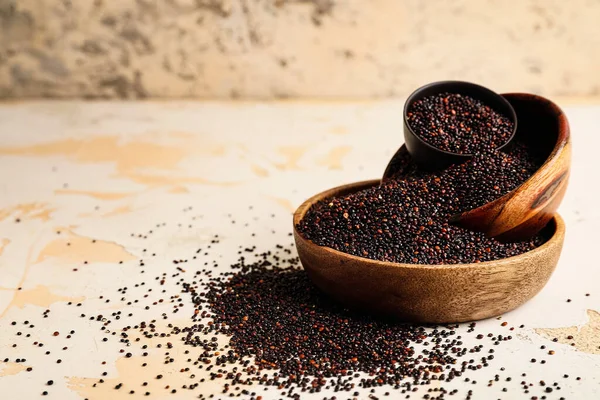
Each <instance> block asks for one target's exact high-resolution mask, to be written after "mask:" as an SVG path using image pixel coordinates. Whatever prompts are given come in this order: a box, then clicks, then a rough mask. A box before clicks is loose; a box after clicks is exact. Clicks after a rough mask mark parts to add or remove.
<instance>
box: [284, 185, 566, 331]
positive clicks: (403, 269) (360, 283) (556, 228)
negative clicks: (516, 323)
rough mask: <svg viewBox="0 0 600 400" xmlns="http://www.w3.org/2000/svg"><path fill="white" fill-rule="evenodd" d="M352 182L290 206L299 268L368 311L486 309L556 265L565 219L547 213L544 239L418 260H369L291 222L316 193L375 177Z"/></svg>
mask: <svg viewBox="0 0 600 400" xmlns="http://www.w3.org/2000/svg"><path fill="white" fill-rule="evenodd" d="M379 182H380V181H379V180H372V181H365V182H358V183H352V184H349V185H344V186H339V187H336V188H333V189H330V190H327V191H325V192H322V193H319V194H317V195H316V196H313V197H311V198H310V199H308V200H307V201H305V202H304V203H303V204H302V205H301V206H300V207H299V208H298V210H296V212H295V213H294V237H295V240H296V246H297V248H298V254H299V256H300V260H301V261H302V265H303V266H304V269H305V270H306V272H307V273H308V275H309V277H310V278H311V280H312V281H313V282H314V284H315V285H316V286H317V287H319V288H320V289H321V290H322V291H323V292H325V293H327V294H328V295H330V296H331V297H333V298H334V299H336V300H338V301H340V302H342V303H344V304H346V305H348V306H350V307H352V308H357V309H362V310H365V311H367V312H369V313H376V314H381V315H388V316H394V317H397V318H399V319H401V320H405V321H415V322H432V323H443V322H463V321H473V320H479V319H483V318H489V317H493V316H496V315H499V314H502V313H505V312H507V311H509V310H512V309H514V308H516V307H518V306H520V305H521V304H523V303H525V302H526V301H527V300H529V299H531V298H532V297H533V296H535V295H536V294H537V293H538V292H539V291H540V290H541V289H542V288H543V287H544V285H545V284H546V282H547V281H548V279H549V278H550V275H551V274H552V272H553V271H554V268H555V267H556V263H557V262H558V258H559V256H560V252H561V250H562V245H563V240H564V234H565V226H564V222H563V220H562V218H561V217H560V216H558V215H555V216H554V218H553V219H552V220H551V221H550V222H549V224H548V226H547V227H546V228H545V229H544V231H543V234H544V235H547V237H548V240H547V241H546V242H545V243H544V244H543V245H542V246H540V247H538V248H536V249H534V250H532V251H529V252H527V253H524V254H521V255H519V256H515V257H509V258H505V259H501V260H497V261H488V262H482V263H477V264H458V265H422V264H400V263H392V262H384V261H375V260H371V259H367V258H362V257H357V256H353V255H350V254H346V253H342V252H340V251H337V250H334V249H331V248H329V247H324V246H318V245H316V244H315V243H313V242H312V241H310V240H307V239H305V238H303V237H302V235H300V233H299V232H298V231H297V229H296V226H297V225H298V223H299V222H300V221H301V220H302V218H303V217H304V215H305V214H306V212H307V211H308V209H309V208H310V207H311V206H312V205H313V204H315V203H317V202H318V201H320V200H323V199H327V198H331V197H337V196H343V195H347V194H350V193H353V192H357V191H359V190H363V189H366V188H369V187H372V186H375V185H378V184H379Z"/></svg>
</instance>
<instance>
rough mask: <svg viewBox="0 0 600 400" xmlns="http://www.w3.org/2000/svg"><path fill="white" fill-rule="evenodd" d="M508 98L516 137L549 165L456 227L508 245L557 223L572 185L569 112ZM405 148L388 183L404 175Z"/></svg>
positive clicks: (528, 97)
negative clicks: (401, 172)
mask: <svg viewBox="0 0 600 400" xmlns="http://www.w3.org/2000/svg"><path fill="white" fill-rule="evenodd" d="M502 97H504V98H505V99H506V100H507V101H508V102H509V103H510V104H511V105H512V107H513V109H514V110H515V112H516V115H517V121H518V127H517V132H516V135H515V138H516V139H517V140H520V141H523V142H525V143H526V144H527V145H528V146H529V148H530V149H531V150H532V151H534V152H536V154H537V156H538V157H539V158H540V159H543V160H545V161H544V163H543V164H542V166H541V167H540V168H539V169H538V170H537V171H536V172H535V173H534V174H533V175H532V176H530V177H529V179H527V180H526V181H525V182H524V183H523V184H522V185H520V186H519V187H517V188H516V189H514V190H512V191H510V192H509V193H507V194H505V195H504V196H502V197H499V198H498V199H496V200H494V201H492V202H490V203H487V204H484V205H482V206H480V207H477V208H475V209H473V210H469V211H465V212H463V213H461V214H457V215H455V216H454V217H453V218H452V219H451V222H453V223H454V224H456V225H459V226H462V227H463V228H467V229H470V230H473V231H478V232H483V233H485V234H486V235H487V236H490V237H493V238H496V239H498V240H500V241H502V242H511V241H519V240H523V239H526V238H528V237H531V236H534V235H535V234H536V233H537V232H539V231H540V230H541V229H542V228H543V227H545V226H546V225H547V224H548V222H549V221H550V220H551V219H552V218H553V216H554V213H555V212H556V210H557V208H558V206H559V205H560V203H561V201H562V199H563V197H564V195H565V192H566V190H567V184H568V181H569V170H570V166H571V135H570V131H569V122H568V121H567V117H566V115H565V113H564V112H563V111H562V110H561V109H560V107H558V106H557V105H556V104H554V103H553V102H551V101H550V100H548V99H546V98H544V97H541V96H536V95H533V94H528V93H507V94H503V95H502ZM407 145H408V142H407ZM404 146H406V145H403V146H402V147H401V148H400V149H399V150H398V151H397V152H396V154H395V155H394V156H393V157H392V159H391V160H390V162H389V164H388V166H387V168H386V170H385V172H384V174H383V180H386V179H389V178H391V177H392V176H394V174H395V173H396V172H398V167H399V165H402V163H399V162H398V160H400V159H402V158H403V157H404V156H403V154H404V153H405V149H404V148H403V147H404Z"/></svg>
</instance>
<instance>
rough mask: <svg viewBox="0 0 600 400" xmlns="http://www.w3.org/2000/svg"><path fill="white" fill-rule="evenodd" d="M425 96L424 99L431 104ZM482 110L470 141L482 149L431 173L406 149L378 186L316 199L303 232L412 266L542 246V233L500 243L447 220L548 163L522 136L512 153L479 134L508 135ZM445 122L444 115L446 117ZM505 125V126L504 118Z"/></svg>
mask: <svg viewBox="0 0 600 400" xmlns="http://www.w3.org/2000/svg"><path fill="white" fill-rule="evenodd" d="M444 98H446V99H454V100H453V101H450V100H449V101H448V104H455V100H456V99H463V100H464V99H465V97H459V96H458V95H448V96H446V97H444ZM435 99H437V97H435ZM426 100H427V98H426V99H423V102H424V103H426V104H429V103H427V102H426ZM442 103H443V104H445V103H444V102H442ZM476 115H477V114H476ZM482 115H483V116H489V114H482ZM483 116H482V121H481V124H483V125H482V126H479V125H477V124H471V127H472V129H471V133H472V134H473V135H475V136H477V137H478V139H477V140H476V141H474V142H471V144H472V145H473V146H472V147H470V149H476V151H475V153H474V155H473V157H472V158H471V159H469V160H468V161H466V162H464V163H462V164H454V165H451V166H450V167H448V168H446V169H444V170H441V171H436V172H427V171H423V170H422V169H420V168H419V167H418V166H417V165H416V164H415V163H414V162H413V160H412V159H411V157H410V155H409V154H408V152H407V151H406V149H405V148H404V149H403V151H404V153H402V154H401V157H400V159H399V161H398V172H397V173H396V174H395V176H393V177H392V178H391V179H389V180H386V181H384V182H383V183H382V184H381V185H380V186H376V187H372V188H369V189H366V190H362V191H359V192H357V193H353V194H350V195H347V196H343V197H338V198H332V199H326V200H324V201H321V202H319V203H317V204H315V205H314V206H313V207H311V209H309V211H308V212H307V213H306V215H305V216H304V218H303V219H302V221H301V222H300V223H299V224H298V226H297V229H298V231H299V232H300V234H301V235H302V236H303V237H305V238H306V239H309V240H311V241H313V242H314V243H316V244H318V245H320V246H327V247H331V248H333V249H336V250H339V251H342V252H344V253H348V254H353V255H356V256H360V257H365V258H370V259H374V260H381V261H391V262H399V263H409V264H458V263H475V262H482V261H491V260H497V259H501V258H506V257H511V256H515V255H518V254H522V253H525V252H527V251H530V250H532V249H534V248H536V247H537V246H539V245H541V244H542V243H543V242H544V238H543V237H542V236H535V237H532V238H531V239H530V240H525V241H521V242H515V243H501V242H499V241H497V240H495V239H493V238H489V237H487V236H486V235H484V234H483V233H479V232H473V231H470V230H467V229H463V228H460V227H458V226H455V225H452V224H451V223H450V222H449V220H450V219H451V217H452V216H454V215H456V214H459V213H461V212H464V211H468V210H471V209H473V208H476V207H479V206H481V205H483V204H486V203H488V202H490V201H493V200H495V199H497V198H499V197H501V196H503V195H504V194H506V193H508V192H510V191H511V190H513V189H515V188H517V187H518V186H519V185H521V184H522V183H523V182H525V180H527V179H528V178H529V177H530V176H531V175H532V174H533V173H534V172H535V171H536V170H537V169H538V168H539V167H540V165H541V164H542V161H543V160H540V159H538V158H537V157H536V156H534V155H533V154H532V152H530V151H529V150H528V148H527V147H526V146H525V145H524V144H522V143H520V142H518V141H517V142H516V143H515V144H514V146H512V148H511V149H509V150H507V151H506V152H505V151H496V150H495V147H497V144H498V142H497V141H496V140H495V139H496V136H495V135H487V134H476V133H477V132H480V131H479V130H477V129H481V130H485V129H487V130H489V129H496V131H494V132H496V133H497V134H498V135H499V136H500V137H501V136H502V135H501V134H500V133H498V132H499V130H500V129H499V128H496V126H492V127H491V128H490V126H489V124H490V123H491V122H490V121H489V120H488V118H484V117H483ZM490 118H491V117H490ZM494 118H498V117H494ZM439 120H441V121H445V119H443V118H442V117H440V118H439ZM486 121H487V122H486ZM484 122H485V124H484ZM509 124H510V121H509ZM499 126H501V127H505V123H504V122H503V123H502V124H499ZM508 130H509V128H508V127H507V128H506V131H507V132H508Z"/></svg>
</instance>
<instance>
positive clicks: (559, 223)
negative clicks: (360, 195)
mask: <svg viewBox="0 0 600 400" xmlns="http://www.w3.org/2000/svg"><path fill="white" fill-rule="evenodd" d="M380 182H381V180H379V179H371V180H365V181H358V182H353V183H348V184H345V185H340V186H336V187H333V188H330V189H327V190H325V191H322V192H320V193H317V194H315V195H313V196H311V197H310V198H308V199H307V200H305V201H304V202H303V203H302V204H301V205H300V206H299V207H298V208H297V209H296V211H294V215H293V222H294V236H295V238H296V240H302V241H303V242H304V243H306V244H308V245H309V246H315V247H317V248H319V250H320V251H324V252H326V253H329V254H330V255H331V256H335V257H339V258H345V259H349V260H353V261H356V262H361V263H367V264H371V265H372V266H377V267H386V268H389V267H392V268H403V269H426V270H429V269H437V270H439V269H472V268H477V269H486V268H497V267H498V266H499V265H501V264H505V263H506V264H512V262H513V261H514V260H515V259H516V258H522V259H523V258H530V257H535V256H536V255H537V254H538V253H540V252H544V251H546V249H547V248H549V247H551V246H554V245H556V242H558V241H562V238H564V233H565V223H564V221H563V219H562V217H561V216H560V215H559V214H558V213H554V215H553V216H552V219H551V220H550V221H551V222H553V223H554V225H555V229H554V233H553V234H552V236H550V238H548V240H546V241H545V242H544V243H543V244H542V245H541V246H539V247H536V248H535V249H533V250H530V251H528V252H526V253H522V254H519V255H516V256H512V257H506V258H501V259H498V260H492V261H483V262H480V263H466V264H465V263H463V264H405V263H396V262H391V261H381V260H373V259H371V258H365V257H359V256H355V255H353V254H348V253H344V252H342V251H339V250H335V249H333V248H331V247H328V246H321V245H318V244H316V243H315V242H313V241H312V240H310V239H306V238H305V237H304V236H302V234H301V233H300V232H298V230H297V225H298V223H300V221H301V220H302V218H304V215H306V213H307V212H308V210H309V209H310V207H312V206H313V205H314V204H316V203H317V202H319V201H321V200H324V199H326V198H330V197H333V195H335V194H338V193H340V192H345V193H348V194H349V193H353V192H356V191H359V190H363V189H368V188H370V187H373V186H376V185H378V184H380Z"/></svg>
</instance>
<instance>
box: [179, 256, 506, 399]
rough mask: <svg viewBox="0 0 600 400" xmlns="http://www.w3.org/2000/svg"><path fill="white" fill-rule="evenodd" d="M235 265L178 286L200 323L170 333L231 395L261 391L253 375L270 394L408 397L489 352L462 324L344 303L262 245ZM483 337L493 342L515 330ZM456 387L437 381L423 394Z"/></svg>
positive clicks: (484, 361) (489, 356)
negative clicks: (224, 341)
mask: <svg viewBox="0 0 600 400" xmlns="http://www.w3.org/2000/svg"><path fill="white" fill-rule="evenodd" d="M281 249H283V251H286V252H287V253H291V251H289V250H288V249H286V248H285V247H281ZM233 268H234V269H235V270H237V271H236V272H233V273H226V274H223V275H221V276H218V277H215V278H213V279H212V280H211V282H210V283H209V284H208V285H207V286H205V285H203V284H199V283H194V284H185V285H184V289H185V291H187V292H188V293H190V294H191V296H192V299H193V302H194V304H195V305H196V307H197V311H196V312H195V316H194V317H193V320H194V321H196V323H194V324H193V325H190V326H187V327H184V328H179V327H176V328H174V329H173V331H172V332H170V333H171V334H180V335H181V334H183V337H182V338H183V340H184V342H185V344H187V345H191V346H194V347H199V348H201V349H202V350H203V353H202V354H201V355H200V357H199V358H198V359H197V360H196V361H195V362H194V364H195V365H199V366H200V369H202V368H203V366H208V367H207V370H210V371H211V379H212V380H217V379H222V380H225V381H226V382H227V383H226V384H225V385H224V390H223V393H224V394H228V395H229V396H231V397H234V396H236V397H237V396H239V395H240V393H241V394H245V395H250V396H252V397H251V398H254V399H256V398H260V397H257V396H256V393H255V392H252V390H251V389H252V387H253V386H254V385H256V384H259V385H262V386H266V387H271V386H273V387H275V390H276V392H275V394H274V396H275V398H283V397H287V398H300V397H301V395H302V393H318V392H320V391H321V390H324V389H326V390H333V391H334V392H341V393H340V396H341V397H339V398H348V396H349V395H352V396H353V397H354V398H356V397H357V396H360V398H367V396H368V398H374V399H376V398H377V397H375V396H374V395H368V393H369V392H371V393H374V392H375V391H374V390H375V389H374V388H378V387H381V389H380V390H379V395H383V396H390V392H392V394H391V396H397V395H399V394H402V395H403V397H405V396H406V397H407V398H409V397H410V396H407V395H406V394H408V393H412V392H416V391H418V387H419V386H421V385H426V386H427V385H430V384H431V383H432V381H438V382H451V381H452V380H454V379H456V378H458V377H461V376H462V375H463V374H464V373H465V372H467V371H470V370H478V369H481V368H483V367H487V366H488V365H489V362H490V360H493V358H494V356H493V353H494V349H492V348H488V349H486V348H485V347H484V344H477V345H470V346H467V345H465V344H464V343H463V337H462V336H461V335H459V334H458V333H457V332H456V328H458V325H446V326H423V325H412V324H402V323H398V322H397V321H388V320H381V319H377V318H375V317H372V316H369V315H365V314H359V313H356V312H354V311H351V310H349V309H346V308H344V307H343V306H341V305H339V304H338V303H335V302H333V301H332V300H330V299H329V298H328V297H327V296H325V295H323V294H322V293H321V292H320V291H319V290H318V289H316V288H315V287H314V286H313V285H312V283H311V282H310V280H309V278H308V276H307V275H306V273H305V272H304V270H302V268H300V267H299V260H298V258H297V257H293V256H290V257H289V258H285V257H282V256H281V255H279V256H278V254H277V253H275V254H272V253H271V252H267V253H263V254H261V255H257V259H256V260H254V261H252V262H246V261H245V259H244V258H242V259H241V260H240V263H239V264H237V265H234V266H233ZM469 328H470V329H469V330H467V336H472V338H471V339H473V338H476V339H483V337H484V336H483V335H476V334H475V333H472V332H474V328H475V323H473V324H471V325H470V326H469ZM513 329H514V328H513ZM511 330H512V329H511ZM215 334H225V335H227V336H228V337H229V342H228V345H226V346H225V347H224V348H220V346H219V345H218V343H217V336H214V337H213V338H212V339H210V340H207V338H208V337H210V336H211V335H215ZM487 339H488V341H490V343H489V344H493V345H495V346H497V345H499V344H501V343H502V342H504V341H507V340H511V339H512V336H511V335H501V334H499V335H491V334H490V335H488V337H487ZM469 381H470V380H469V379H468V378H467V379H466V382H469ZM245 387H247V388H249V389H250V390H248V389H244V388H245ZM344 392H346V393H345V394H342V393H344ZM454 392H455V391H449V390H446V389H444V388H443V387H439V388H435V389H433V391H432V389H429V393H431V394H426V395H425V397H424V398H431V399H434V398H439V399H442V398H445V395H448V394H450V395H452V394H455V393H454ZM422 396H423V395H422V394H421V395H420V396H419V397H422ZM200 398H203V396H200ZM335 398H336V397H331V399H335ZM467 398H469V396H467ZM325 399H328V397H325Z"/></svg>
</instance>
